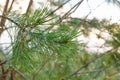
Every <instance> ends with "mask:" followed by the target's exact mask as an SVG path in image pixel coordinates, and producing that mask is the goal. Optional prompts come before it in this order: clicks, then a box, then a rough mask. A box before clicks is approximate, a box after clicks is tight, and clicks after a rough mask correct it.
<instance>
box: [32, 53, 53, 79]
mask: <svg viewBox="0 0 120 80" xmlns="http://www.w3.org/2000/svg"><path fill="white" fill-rule="evenodd" d="M52 56H54V53H53V54H52V55H51V56H50V57H49V58H48V59H46V60H45V61H43V63H42V65H41V67H40V68H39V69H38V70H37V72H36V73H35V74H34V75H33V78H32V80H36V79H35V78H36V76H37V75H38V73H39V72H40V71H41V70H42V69H43V68H44V67H45V65H46V64H47V63H48V62H49V61H50V59H51V58H52Z"/></svg>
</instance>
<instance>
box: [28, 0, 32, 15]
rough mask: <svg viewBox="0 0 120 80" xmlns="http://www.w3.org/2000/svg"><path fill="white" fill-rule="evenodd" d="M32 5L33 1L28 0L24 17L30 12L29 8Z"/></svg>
mask: <svg viewBox="0 0 120 80" xmlns="http://www.w3.org/2000/svg"><path fill="white" fill-rule="evenodd" d="M32 4H33V0H30V1H29V5H28V8H27V10H26V15H27V14H28V12H29V11H30V8H31V6H32Z"/></svg>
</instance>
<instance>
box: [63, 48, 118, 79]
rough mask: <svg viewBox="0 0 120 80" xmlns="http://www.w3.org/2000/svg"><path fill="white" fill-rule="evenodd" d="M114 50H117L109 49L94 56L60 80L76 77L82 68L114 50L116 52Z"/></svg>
mask: <svg viewBox="0 0 120 80" xmlns="http://www.w3.org/2000/svg"><path fill="white" fill-rule="evenodd" d="M116 49H117V47H116V48H114V49H111V50H109V51H107V52H106V53H105V54H101V55H98V56H96V57H95V58H93V59H91V60H90V61H88V62H87V63H86V64H84V65H82V66H81V67H80V68H79V69H77V70H76V71H75V72H73V73H71V74H69V75H68V76H66V77H65V78H64V79H62V80H67V79H69V78H71V77H73V76H75V75H77V74H78V73H79V72H80V71H81V70H82V69H83V68H86V67H88V66H89V65H90V64H91V63H93V62H95V61H96V60H98V59H99V58H101V57H102V56H104V55H107V54H109V53H110V52H112V51H114V50H116Z"/></svg>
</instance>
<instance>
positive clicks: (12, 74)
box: [10, 68, 16, 80]
mask: <svg viewBox="0 0 120 80" xmlns="http://www.w3.org/2000/svg"><path fill="white" fill-rule="evenodd" d="M10 77H11V78H10V80H16V71H15V70H14V68H13V69H12V70H11V76H10Z"/></svg>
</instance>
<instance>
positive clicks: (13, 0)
mask: <svg viewBox="0 0 120 80" xmlns="http://www.w3.org/2000/svg"><path fill="white" fill-rule="evenodd" d="M14 2H15V0H12V2H11V5H10V8H9V10H8V13H9V12H10V11H11V9H12V6H13V3H14Z"/></svg>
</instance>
